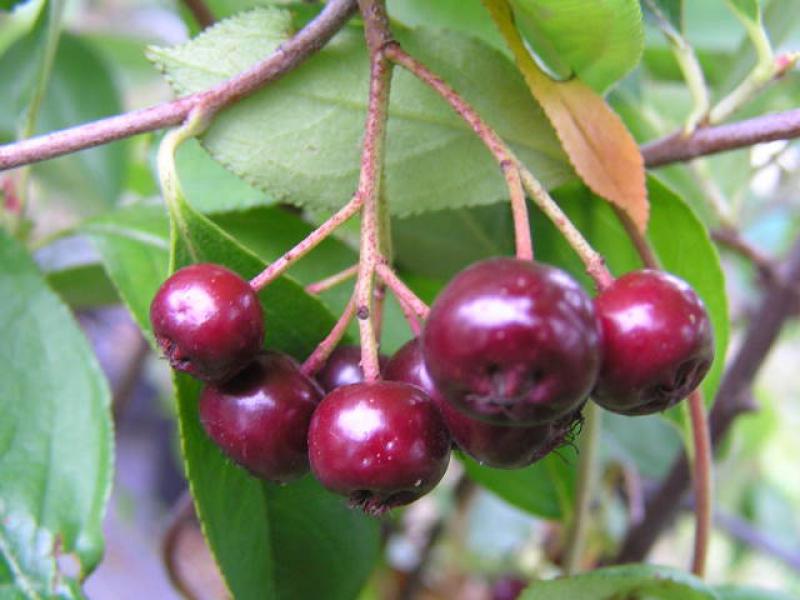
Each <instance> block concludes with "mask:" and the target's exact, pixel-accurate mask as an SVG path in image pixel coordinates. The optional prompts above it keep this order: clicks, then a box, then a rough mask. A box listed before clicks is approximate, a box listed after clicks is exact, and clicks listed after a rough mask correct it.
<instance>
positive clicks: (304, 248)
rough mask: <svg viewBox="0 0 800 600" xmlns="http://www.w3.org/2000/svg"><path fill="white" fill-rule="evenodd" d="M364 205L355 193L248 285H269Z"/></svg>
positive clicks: (253, 286)
mask: <svg viewBox="0 0 800 600" xmlns="http://www.w3.org/2000/svg"><path fill="white" fill-rule="evenodd" d="M363 205H364V198H363V196H362V195H361V194H356V195H355V196H354V197H353V199H352V200H350V202H348V203H347V204H345V205H344V206H343V207H342V208H340V209H339V212H337V213H335V214H334V215H333V216H332V217H330V218H329V219H328V220H327V221H325V222H324V223H323V224H322V225H320V226H319V227H317V228H316V229H315V230H314V231H312V232H311V233H309V234H308V236H307V237H306V238H305V239H304V240H302V241H300V242H298V243H297V244H296V245H295V246H294V248H292V249H291V250H289V251H288V252H286V253H285V254H284V255H283V256H281V257H280V258H279V259H278V260H276V261H275V262H273V263H271V264H270V265H269V266H268V267H267V268H266V269H264V270H263V271H261V273H259V274H258V275H256V276H255V277H253V279H251V280H250V286H251V287H252V288H253V289H254V290H260V289H262V288H264V287H265V286H267V285H269V283H270V282H272V281H274V280H275V279H276V278H277V277H280V276H281V275H282V274H283V273H285V272H286V271H287V270H288V269H289V267H291V266H292V265H293V264H294V263H295V262H297V261H298V260H299V259H301V258H303V257H304V256H305V255H306V254H308V253H309V252H311V251H312V250H313V249H314V248H316V247H317V246H318V245H319V244H320V243H321V242H322V241H323V240H324V239H325V238H326V237H328V236H329V235H330V234H331V233H333V232H334V231H335V230H336V229H337V228H338V227H340V226H341V225H343V224H344V223H346V222H347V221H348V220H349V219H350V218H352V217H353V216H354V215H355V214H356V213H357V212H358V211H359V210H361V207H362V206H363Z"/></svg>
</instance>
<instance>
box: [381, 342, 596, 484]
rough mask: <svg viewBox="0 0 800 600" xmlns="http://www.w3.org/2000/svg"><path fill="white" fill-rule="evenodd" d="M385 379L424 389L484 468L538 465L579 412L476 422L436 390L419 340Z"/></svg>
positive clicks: (395, 360)
mask: <svg viewBox="0 0 800 600" xmlns="http://www.w3.org/2000/svg"><path fill="white" fill-rule="evenodd" d="M383 374H384V377H385V378H386V379H389V380H392V381H404V382H406V383H410V384H411V385H416V386H417V387H419V388H421V389H422V390H423V391H424V392H425V393H426V394H428V396H430V398H431V400H433V403H434V404H435V405H436V407H437V408H438V409H439V411H440V412H441V413H442V417H443V418H444V423H445V425H446V426H447V429H448V431H449V432H450V435H451V436H452V437H453V441H454V442H455V443H456V444H457V445H458V447H459V448H460V449H461V450H463V451H464V452H465V453H466V454H469V455H470V456H472V457H473V458H474V459H475V460H477V461H478V462H480V463H481V464H483V465H486V466H489V467H494V468H497V469H518V468H521V467H525V466H528V465H530V464H531V463H534V462H536V461H537V460H539V459H540V458H542V457H544V456H545V455H546V454H547V453H549V452H550V451H551V450H553V449H555V448H556V447H558V446H560V445H561V444H562V443H563V442H564V440H565V438H566V437H567V435H568V434H569V433H570V432H571V431H572V429H573V421H574V420H576V419H580V414H579V412H578V413H576V414H574V415H573V414H570V415H568V416H567V417H565V418H563V419H557V420H556V421H552V422H549V423H543V424H541V425H528V426H511V425H494V424H492V423H487V422H486V421H481V420H479V419H475V418H473V417H471V416H469V415H467V414H466V413H463V412H461V411H460V410H457V409H455V408H454V407H453V405H452V404H451V403H450V402H448V401H447V400H446V399H445V398H444V397H443V396H442V394H441V393H440V392H439V390H438V389H436V386H435V385H434V383H433V381H432V380H431V378H430V375H429V374H428V370H427V369H426V367H425V363H424V361H423V360H422V349H421V348H420V344H419V340H416V339H414V340H411V341H410V342H408V343H407V344H405V345H404V346H403V347H402V348H400V350H398V351H397V352H396V353H395V355H394V356H392V358H391V360H389V363H388V364H387V365H386V368H385V369H384V372H383Z"/></svg>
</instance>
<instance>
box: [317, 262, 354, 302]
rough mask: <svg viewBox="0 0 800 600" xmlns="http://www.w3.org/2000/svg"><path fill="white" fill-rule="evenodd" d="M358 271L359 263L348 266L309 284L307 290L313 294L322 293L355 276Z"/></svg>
mask: <svg viewBox="0 0 800 600" xmlns="http://www.w3.org/2000/svg"><path fill="white" fill-rule="evenodd" d="M356 273H358V264H355V265H353V266H351V267H347V268H346V269H343V270H341V271H339V272H338V273H334V274H333V275H331V276H330V277H326V278H325V279H320V280H319V281H315V282H314V283H310V284H308V285H307V286H306V292H307V293H309V294H313V295H316V294H321V293H322V292H325V291H327V290H329V289H331V288H334V287H336V286H337V285H339V284H340V283H344V282H345V281H347V280H348V279H351V278H352V277H355V276H356Z"/></svg>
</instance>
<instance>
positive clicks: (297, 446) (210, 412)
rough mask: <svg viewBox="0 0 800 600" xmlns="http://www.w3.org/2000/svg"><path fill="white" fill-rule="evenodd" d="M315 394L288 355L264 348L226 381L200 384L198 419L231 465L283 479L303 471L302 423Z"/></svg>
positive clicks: (305, 448) (304, 426)
mask: <svg viewBox="0 0 800 600" xmlns="http://www.w3.org/2000/svg"><path fill="white" fill-rule="evenodd" d="M321 398H322V390H320V389H319V386H317V384H316V383H315V382H314V381H312V380H311V379H309V378H308V377H306V376H305V375H303V373H301V372H300V369H299V368H298V367H297V364H296V363H295V362H294V361H293V360H292V359H291V358H289V357H288V356H286V355H284V354H280V353H278V352H265V353H263V354H260V355H258V356H257V357H256V359H255V360H254V361H253V362H252V363H251V364H250V365H249V366H248V367H247V368H246V369H245V370H244V371H242V372H241V373H239V374H238V375H236V377H234V378H233V379H231V380H230V381H228V382H226V383H224V384H222V385H219V386H214V385H208V386H206V387H205V389H204V390H203V392H202V394H201V396H200V421H201V422H202V424H203V428H204V429H205V430H206V433H208V436H209V437H210V438H211V439H212V440H214V442H216V444H217V445H218V446H219V447H220V448H221V449H222V451H223V452H224V453H225V454H227V455H228V456H229V457H230V458H231V459H232V460H233V461H234V462H235V463H237V464H239V465H241V466H243V467H245V468H246V469H247V470H248V471H250V472H251V473H252V474H254V475H256V476H257V477H261V478H262V479H266V480H268V481H274V482H286V481H291V480H292V479H296V478H297V477H301V476H302V475H304V474H305V473H307V472H308V443H307V434H308V426H309V423H310V422H311V415H312V413H313V412H314V409H315V408H316V407H317V404H318V403H319V401H320V399H321Z"/></svg>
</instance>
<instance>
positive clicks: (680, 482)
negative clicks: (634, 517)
mask: <svg viewBox="0 0 800 600" xmlns="http://www.w3.org/2000/svg"><path fill="white" fill-rule="evenodd" d="M778 273H779V276H780V277H779V280H778V281H777V282H775V283H773V284H772V285H770V286H768V289H767V291H766V292H765V294H764V296H763V298H762V300H761V303H760V305H759V307H758V310H757V311H756V314H755V316H754V317H753V319H752V320H751V321H750V324H749V326H748V328H747V332H746V333H745V335H744V339H743V340H742V344H741V347H740V349H739V351H738V352H737V353H736V355H735V356H734V358H733V360H732V361H731V362H730V364H729V365H728V367H727V369H726V371H725V375H724V376H723V378H722V382H721V383H720V386H719V390H718V391H717V395H716V397H715V399H714V405H713V407H712V409H711V413H710V415H709V429H710V430H711V446H712V448H714V449H717V448H718V447H719V445H720V443H721V442H722V440H723V438H724V437H725V434H726V433H727V432H728V430H729V429H730V427H731V425H732V423H733V422H734V420H735V419H736V418H737V417H738V416H739V415H740V414H742V413H745V412H749V411H752V410H754V408H755V407H754V405H753V403H752V396H751V395H750V390H751V388H752V385H753V380H754V378H755V376H756V374H757V373H758V371H759V369H760V368H761V365H762V363H763V362H764V359H765V358H766V356H767V354H768V352H769V350H770V349H771V348H772V345H773V344H774V343H775V341H776V339H777V338H778V334H779V333H780V331H781V329H782V328H783V325H784V323H785V322H786V320H787V319H788V318H789V317H790V316H791V315H792V314H793V311H794V308H795V306H796V304H797V292H796V290H795V289H794V288H793V287H792V286H791V285H786V284H784V282H793V281H797V280H798V279H799V278H800V239H798V240H796V241H795V243H794V245H793V246H792V249H791V250H790V252H789V255H788V257H787V259H786V261H785V263H784V264H783V265H781V268H780V269H779V271H778ZM689 481H690V474H689V466H688V462H687V459H686V455H685V454H684V453H681V455H680V456H679V457H677V458H676V460H675V462H673V464H672V468H671V469H670V472H669V474H668V475H667V476H666V477H665V478H664V480H663V481H662V482H661V483H660V485H659V486H658V489H657V490H656V491H655V493H654V494H653V496H652V498H651V500H650V502H649V503H648V504H647V507H646V510H645V517H644V519H642V521H641V522H640V523H639V524H637V525H636V526H634V527H632V528H631V529H629V530H628V532H627V534H626V536H625V540H624V541H623V544H622V547H621V549H620V551H619V553H618V554H617V556H616V558H615V559H614V562H617V563H625V562H635V561H640V560H642V559H643V557H644V556H645V555H646V554H647V553H648V552H649V550H650V548H651V547H652V545H653V544H654V543H655V541H656V539H657V538H658V536H659V535H660V533H661V532H662V531H663V530H664V528H665V527H667V526H668V525H669V524H670V523H672V521H673V520H674V518H675V515H676V514H677V512H678V509H679V505H680V499H681V497H682V496H683V495H684V494H685V493H686V491H687V489H688V487H689Z"/></svg>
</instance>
